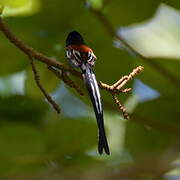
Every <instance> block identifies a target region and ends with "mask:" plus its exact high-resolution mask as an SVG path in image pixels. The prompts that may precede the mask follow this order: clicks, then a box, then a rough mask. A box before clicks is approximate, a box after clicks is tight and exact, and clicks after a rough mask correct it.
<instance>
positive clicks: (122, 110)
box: [112, 93, 129, 119]
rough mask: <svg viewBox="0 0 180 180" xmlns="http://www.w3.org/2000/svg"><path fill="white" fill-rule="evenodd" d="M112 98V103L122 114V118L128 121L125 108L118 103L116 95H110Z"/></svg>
mask: <svg viewBox="0 0 180 180" xmlns="http://www.w3.org/2000/svg"><path fill="white" fill-rule="evenodd" d="M112 97H113V100H114V102H115V103H116V104H117V106H118V108H119V110H120V111H121V112H122V113H123V116H124V118H125V119H129V114H128V112H127V111H126V108H125V107H124V106H123V105H122V104H121V103H120V101H119V100H118V97H117V96H116V94H114V93H112Z"/></svg>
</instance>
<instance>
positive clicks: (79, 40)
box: [66, 31, 85, 46]
mask: <svg viewBox="0 0 180 180" xmlns="http://www.w3.org/2000/svg"><path fill="white" fill-rule="evenodd" d="M73 44H85V42H84V39H83V37H82V36H81V35H80V34H79V33H78V32H77V31H72V32H70V33H69V34H68V37H67V39H66V46H69V45H73Z"/></svg>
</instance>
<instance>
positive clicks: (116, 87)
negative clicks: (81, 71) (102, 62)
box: [99, 66, 144, 119]
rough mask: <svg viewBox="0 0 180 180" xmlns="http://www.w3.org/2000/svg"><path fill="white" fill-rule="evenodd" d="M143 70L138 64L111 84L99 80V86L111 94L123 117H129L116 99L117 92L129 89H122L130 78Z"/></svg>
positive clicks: (128, 89) (125, 91) (124, 91)
mask: <svg viewBox="0 0 180 180" xmlns="http://www.w3.org/2000/svg"><path fill="white" fill-rule="evenodd" d="M143 70H144V67H142V66H138V67H136V68H134V69H133V71H132V72H131V73H130V74H129V75H126V76H123V77H121V78H120V79H119V80H118V81H117V82H116V83H114V84H113V85H108V84H105V83H103V82H101V81H100V82H99V86H100V87H101V88H102V89H105V90H106V91H109V92H110V93H111V94H112V97H113V100H114V102H115V104H117V106H118V107H119V110H120V111H121V112H122V113H123V116H124V118H125V119H129V114H128V112H127V111H126V109H125V107H124V106H123V105H122V104H121V103H120V101H119V100H118V97H117V94H120V93H127V92H130V91H131V88H126V89H122V88H123V87H124V86H125V85H126V84H127V83H128V82H129V81H130V80H132V79H133V78H134V77H135V76H136V75H137V74H139V73H141V72H142V71H143Z"/></svg>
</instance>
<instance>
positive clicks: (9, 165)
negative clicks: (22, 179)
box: [0, 124, 45, 175]
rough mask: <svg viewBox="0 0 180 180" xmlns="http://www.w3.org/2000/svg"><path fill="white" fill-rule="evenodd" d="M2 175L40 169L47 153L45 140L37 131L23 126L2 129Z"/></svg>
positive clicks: (0, 134) (10, 126)
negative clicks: (43, 157)
mask: <svg viewBox="0 0 180 180" xmlns="http://www.w3.org/2000/svg"><path fill="white" fill-rule="evenodd" d="M0 146H1V148H0V159H1V163H0V174H1V175H10V174H11V173H13V174H14V173H17V172H25V171H30V170H33V169H34V170H35V169H37V168H38V169H39V168H40V167H38V166H39V164H40V163H41V164H42V155H43V154H44V152H45V139H44V136H43V134H41V133H40V132H39V131H38V130H37V129H35V128H33V127H30V126H25V125H22V124H5V125H3V126H2V125H1V127H0Z"/></svg>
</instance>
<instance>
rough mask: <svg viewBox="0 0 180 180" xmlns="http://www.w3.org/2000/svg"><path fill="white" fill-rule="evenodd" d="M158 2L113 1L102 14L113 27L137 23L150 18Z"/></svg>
mask: <svg viewBox="0 0 180 180" xmlns="http://www.w3.org/2000/svg"><path fill="white" fill-rule="evenodd" d="M159 2H160V0H156V1H152V0H149V1H144V0H136V1H131V0H122V1H119V0H113V1H112V2H110V3H109V4H108V6H107V7H106V8H105V10H104V12H105V14H106V15H107V17H108V19H109V20H110V21H111V23H112V24H113V25H115V26H117V25H120V26H124V25H127V24H132V23H137V22H139V21H142V20H145V19H147V18H149V17H151V16H152V15H153V14H154V12H155V10H156V8H157V7H158V5H159Z"/></svg>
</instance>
